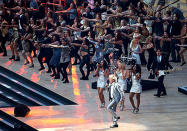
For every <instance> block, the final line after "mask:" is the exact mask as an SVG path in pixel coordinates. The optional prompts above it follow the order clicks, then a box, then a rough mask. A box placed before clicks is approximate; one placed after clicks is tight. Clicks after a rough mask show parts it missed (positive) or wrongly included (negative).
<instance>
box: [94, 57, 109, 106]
mask: <svg viewBox="0 0 187 131" xmlns="http://www.w3.org/2000/svg"><path fill="white" fill-rule="evenodd" d="M95 75H96V76H98V80H97V90H98V94H99V99H100V101H101V106H100V107H101V108H104V107H105V98H104V95H103V91H104V89H105V85H106V82H107V78H108V76H109V69H108V66H107V63H106V61H104V60H102V61H101V63H100V64H97V69H96V71H95Z"/></svg>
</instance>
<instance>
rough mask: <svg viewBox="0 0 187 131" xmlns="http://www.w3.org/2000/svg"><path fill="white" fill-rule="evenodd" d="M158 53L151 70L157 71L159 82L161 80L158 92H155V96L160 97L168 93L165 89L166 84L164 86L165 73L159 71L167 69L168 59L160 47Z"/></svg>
mask: <svg viewBox="0 0 187 131" xmlns="http://www.w3.org/2000/svg"><path fill="white" fill-rule="evenodd" d="M156 53H157V56H156V57H155V58H154V60H153V65H152V67H151V69H152V70H151V71H152V72H154V73H156V75H157V77H158V82H159V86H158V90H157V94H154V96H157V97H160V96H165V95H167V93H166V89H165V86H164V83H163V82H164V75H162V74H161V73H160V72H159V71H161V70H165V69H166V64H167V61H166V59H165V58H164V56H163V55H162V53H161V50H160V49H158V50H157V52H156ZM161 93H162V94H161Z"/></svg>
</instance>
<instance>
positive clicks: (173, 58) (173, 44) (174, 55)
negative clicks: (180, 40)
mask: <svg viewBox="0 0 187 131" xmlns="http://www.w3.org/2000/svg"><path fill="white" fill-rule="evenodd" d="M175 43H176V40H174V39H173V40H171V45H170V49H171V57H172V61H173V62H176V53H175Z"/></svg>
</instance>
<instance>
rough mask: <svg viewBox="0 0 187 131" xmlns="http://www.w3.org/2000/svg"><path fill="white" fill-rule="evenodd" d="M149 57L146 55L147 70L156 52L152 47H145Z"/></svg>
mask: <svg viewBox="0 0 187 131" xmlns="http://www.w3.org/2000/svg"><path fill="white" fill-rule="evenodd" d="M147 51H148V54H149V57H148V62H147V69H148V71H149V70H150V68H151V65H152V64H153V61H154V58H155V57H156V52H155V50H154V48H150V49H147Z"/></svg>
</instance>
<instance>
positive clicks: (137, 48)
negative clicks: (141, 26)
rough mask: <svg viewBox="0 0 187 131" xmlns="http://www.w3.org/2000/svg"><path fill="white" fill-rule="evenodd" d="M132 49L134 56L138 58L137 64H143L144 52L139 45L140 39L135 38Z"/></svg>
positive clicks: (131, 45)
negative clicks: (142, 53)
mask: <svg viewBox="0 0 187 131" xmlns="http://www.w3.org/2000/svg"><path fill="white" fill-rule="evenodd" d="M130 49H131V51H132V54H131V55H132V57H133V58H135V59H136V64H139V65H141V60H140V55H139V54H140V53H141V52H142V49H141V46H140V45H139V40H138V39H133V40H132V41H131V44H130Z"/></svg>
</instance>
